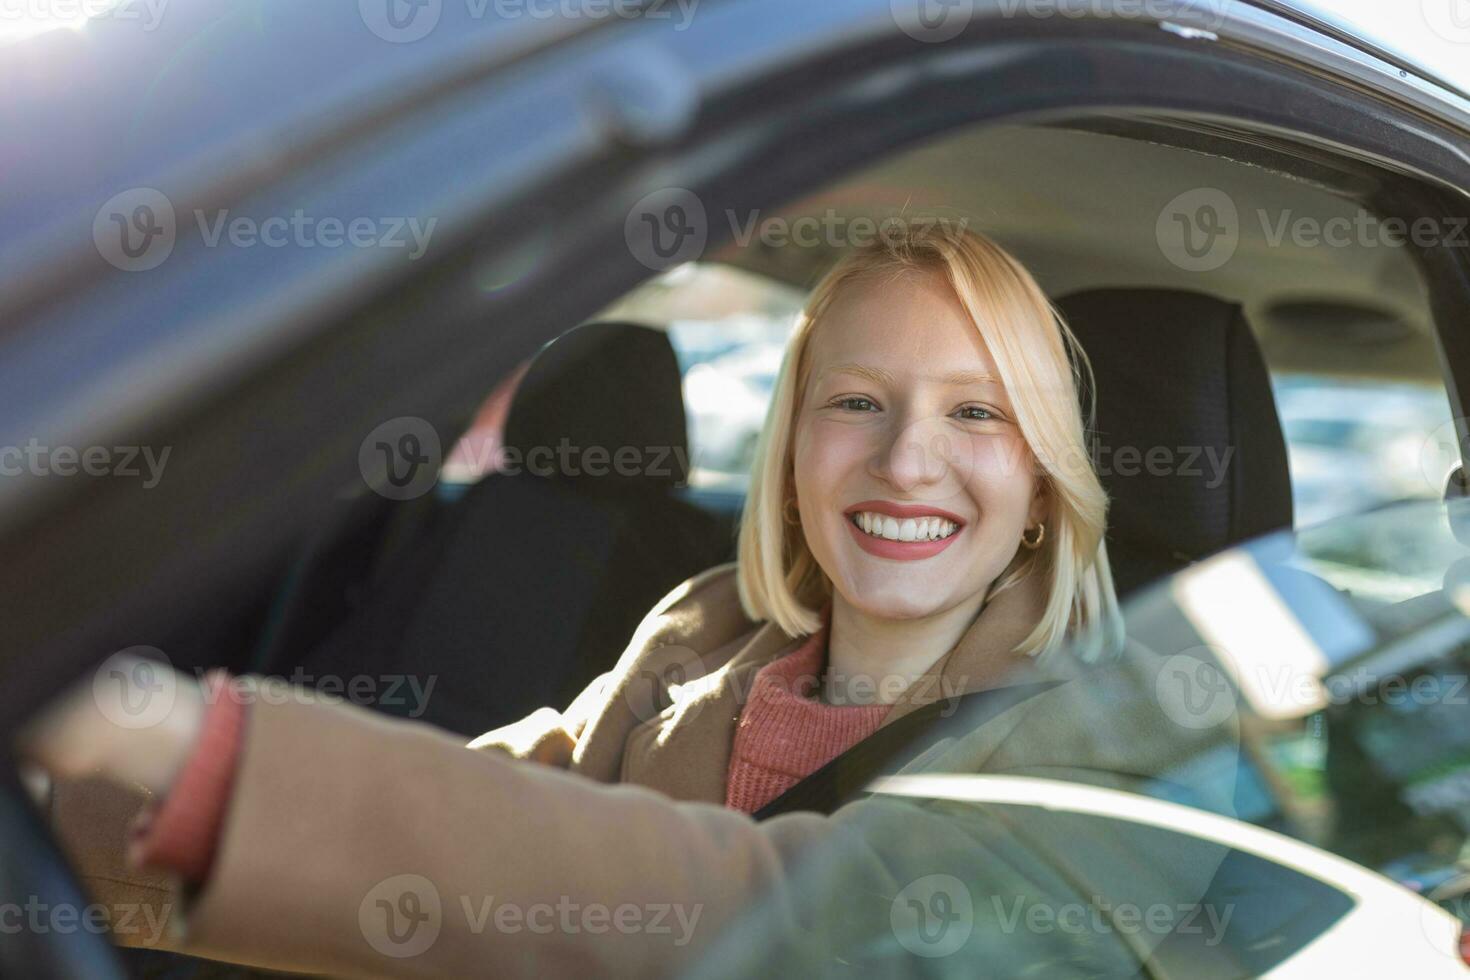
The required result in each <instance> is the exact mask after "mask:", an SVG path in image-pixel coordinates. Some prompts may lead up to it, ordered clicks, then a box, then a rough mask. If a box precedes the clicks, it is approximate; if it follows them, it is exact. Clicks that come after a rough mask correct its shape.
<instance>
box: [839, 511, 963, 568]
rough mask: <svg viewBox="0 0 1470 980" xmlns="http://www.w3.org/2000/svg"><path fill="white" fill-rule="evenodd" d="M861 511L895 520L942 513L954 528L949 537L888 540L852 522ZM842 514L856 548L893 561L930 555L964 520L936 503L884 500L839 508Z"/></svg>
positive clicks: (944, 545) (947, 543)
mask: <svg viewBox="0 0 1470 980" xmlns="http://www.w3.org/2000/svg"><path fill="white" fill-rule="evenodd" d="M862 511H869V512H870V513H874V514H886V515H888V516H889V517H895V518H898V519H899V520H902V519H903V518H906V517H913V518H919V517H942V518H944V519H945V520H947V521H953V522H954V523H955V524H956V525H958V528H957V529H956V530H955V533H953V534H951V535H950V536H949V537H947V538H940V539H939V540H938V541H889V540H888V539H887V538H875V537H873V536H872V535H871V534H866V533H864V532H863V530H862V529H861V528H859V527H858V526H857V525H856V524H854V523H853V522H852V517H853V515H854V514H858V513H861V512H862ZM843 516H844V517H845V518H847V520H846V524H847V529H848V531H849V532H851V534H852V536H853V539H854V540H855V541H857V544H858V547H859V548H862V549H863V550H864V551H866V552H867V553H868V554H870V555H873V556H875V557H878V558H889V559H893V560H895V561H919V560H920V559H923V558H933V557H934V556H935V555H937V554H939V553H940V552H941V551H943V550H944V549H945V548H948V547H949V546H950V545H951V544H953V543H954V541H955V539H956V538H958V537H959V536H960V535H961V534H963V533H964V530H965V521H964V519H963V518H961V517H960V516H959V515H958V514H952V513H950V512H949V511H947V510H941V509H939V508H937V507H926V506H924V505H922V504H894V503H889V502H888V501H886V500H865V501H863V502H862V503H860V504H853V505H852V506H851V507H849V508H847V510H845V511H843Z"/></svg>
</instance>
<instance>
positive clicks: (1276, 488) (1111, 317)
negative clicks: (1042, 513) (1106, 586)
mask: <svg viewBox="0 0 1470 980" xmlns="http://www.w3.org/2000/svg"><path fill="white" fill-rule="evenodd" d="M1057 308H1058V310H1059V311H1060V312H1061V313H1062V316H1063V318H1064V319H1065V320H1066V321H1067V324H1068V325H1069V326H1070V327H1071V328H1072V331H1073V333H1075V334H1076V336H1077V339H1078V341H1079V342H1080V343H1081V346H1082V349H1083V350H1084V351H1086V352H1087V355H1088V359H1089V360H1090V361H1091V362H1092V369H1093V373H1094V376H1095V379H1096V392H1097V426H1096V434H1095V446H1094V449H1095V454H1094V459H1095V460H1096V462H1097V463H1098V467H1099V471H1100V476H1101V477H1102V482H1103V486H1104V488H1105V489H1106V490H1107V492H1108V496H1109V497H1110V499H1111V504H1110V507H1109V512H1108V535H1107V541H1108V555H1109V558H1110V560H1111V562H1112V567H1113V577H1114V579H1115V581H1116V583H1117V586H1118V594H1119V595H1120V596H1124V595H1126V594H1127V593H1129V592H1131V591H1133V590H1134V589H1136V588H1138V587H1139V586H1141V585H1144V584H1146V583H1148V582H1150V581H1152V580H1154V579H1156V578H1159V577H1161V576H1164V575H1167V574H1169V573H1170V572H1173V571H1176V570H1177V569H1179V568H1182V567H1183V566H1185V565H1188V564H1189V563H1190V562H1193V561H1197V560H1198V559H1200V558H1204V557H1206V556H1207V555H1210V554H1212V553H1214V552H1216V551H1220V550H1222V549H1224V548H1227V547H1230V546H1231V545H1234V544H1237V543H1239V542H1241V541H1244V540H1246V539H1248V538H1253V537H1256V536H1258V535H1261V534H1265V533H1267V532H1269V531H1274V530H1277V529H1279V528H1289V527H1291V525H1292V498H1291V477H1290V473H1289V471H1288V469H1287V458H1286V441H1285V439H1284V438H1283V436H1282V432H1281V421H1280V418H1279V417H1278V415H1277V412H1276V399H1275V397H1274V395H1273V394H1272V391H1271V381H1270V375H1269V374H1268V373H1267V370H1266V363H1265V360H1264V359H1263V358H1262V356H1261V351H1260V348H1259V346H1258V345H1257V344H1256V340H1255V337H1254V336H1253V335H1252V333H1251V329H1250V325H1249V323H1248V322H1247V321H1246V318H1245V314H1244V313H1243V311H1242V310H1241V308H1240V306H1239V305H1238V304H1235V303H1230V302H1227V301H1225V300H1222V299H1217V298H1215V297H1213V296H1207V295H1204V294H1202V293H1196V292H1189V291H1185V290H1169V289H1095V290H1089V291H1086V292H1080V293H1074V294H1072V295H1070V296H1067V297H1065V298H1063V299H1061V300H1059V301H1058V302H1057ZM1119 450H1125V452H1124V453H1123V455H1122V456H1120V455H1119ZM1150 450H1155V451H1156V452H1155V455H1154V459H1153V463H1152V464H1151V463H1150V462H1149V453H1150ZM1227 453H1228V455H1227Z"/></svg>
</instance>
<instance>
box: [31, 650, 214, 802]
mask: <svg viewBox="0 0 1470 980" xmlns="http://www.w3.org/2000/svg"><path fill="white" fill-rule="evenodd" d="M205 707H206V703H205V697H204V692H203V690H202V689H201V687H200V685H199V683H198V682H197V681H195V679H194V678H192V677H190V676H188V675H187V674H181V673H179V672H178V671H176V670H174V669H173V668H172V667H170V666H169V665H168V664H167V663H163V662H159V661H157V660H148V659H144V658H143V657H139V656H136V655H134V654H131V653H127V652H124V653H120V654H116V655H115V656H112V657H109V658H108V659H107V660H106V661H105V662H104V663H103V664H102V665H101V666H100V667H98V668H97V670H96V671H95V672H94V673H93V674H92V675H91V676H90V677H89V678H88V679H87V680H84V681H83V682H81V683H79V684H78V685H76V686H75V687H73V688H72V689H70V690H69V691H67V692H66V693H65V694H63V695H62V696H61V697H60V698H59V699H58V700H57V701H56V702H55V703H53V704H52V705H50V706H49V707H48V708H47V709H46V710H45V711H44V712H43V713H42V714H41V715H40V716H39V717H38V718H36V719H35V720H34V721H32V722H31V723H30V724H29V725H28V726H27V727H26V728H25V729H23V730H22V732H21V737H20V742H19V749H20V752H21V755H22V757H23V758H24V759H26V760H27V761H29V762H33V763H35V764H37V765H39V766H41V767H42V768H44V769H46V770H47V771H48V772H50V773H51V775H52V776H55V777H61V778H81V777H86V776H94V775H96V776H102V777H104V778H106V779H110V780H112V781H114V782H119V783H128V784H134V785H141V786H142V787H143V788H145V789H147V790H149V791H150V792H152V793H155V794H164V793H166V792H167V791H168V789H169V787H170V786H171V785H172V784H173V780H174V777H175V776H176V775H177V774H178V772H179V770H180V769H181V768H182V767H183V764H184V761H185V760H186V759H188V757H189V753H190V751H191V750H192V749H193V747H194V743H195V741H196V740H197V738H198V735H199V729H200V724H201V721H202V720H203V717H204V711H205Z"/></svg>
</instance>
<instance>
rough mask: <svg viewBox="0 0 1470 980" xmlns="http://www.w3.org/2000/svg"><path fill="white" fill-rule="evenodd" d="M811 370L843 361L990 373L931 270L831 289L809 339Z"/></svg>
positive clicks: (973, 331) (981, 348)
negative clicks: (831, 292) (822, 312)
mask: <svg viewBox="0 0 1470 980" xmlns="http://www.w3.org/2000/svg"><path fill="white" fill-rule="evenodd" d="M810 357H811V361H810V363H811V366H812V369H813V372H814V373H820V372H821V371H822V369H823V367H824V366H826V365H831V364H838V363H846V362H857V363H862V364H870V365H872V366H874V367H882V368H884V369H885V370H888V371H893V372H901V371H904V370H906V369H911V368H917V367H923V368H925V369H926V370H929V371H932V370H933V368H934V367H935V366H936V365H942V366H943V367H944V368H945V369H946V370H976V371H982V372H984V373H990V374H993V373H995V364H994V361H993V360H992V358H991V356H990V351H989V350H988V349H987V348H986V346H985V341H984V340H983V339H982V338H981V336H980V331H979V330H978V329H977V328H976V326H975V323H974V321H973V320H972V319H971V318H970V315H969V313H967V312H966V311H965V308H964V306H962V305H961V304H960V300H959V297H958V296H956V295H955V293H954V290H953V289H952V288H951V287H950V285H949V283H948V282H947V281H946V280H945V279H944V278H943V277H941V276H940V275H938V274H937V273H932V272H905V273H903V274H901V275H898V276H893V275H891V274H880V275H877V276H867V277H864V278H862V279H858V280H855V281H852V282H848V283H846V284H844V285H843V286H841V287H839V288H838V290H837V292H836V293H835V294H834V296H833V297H832V303H831V305H830V306H828V308H827V311H826V313H825V315H824V316H823V317H822V321H821V323H820V324H819V325H818V327H817V329H816V331H815V333H814V334H813V336H812V341H811V348H810Z"/></svg>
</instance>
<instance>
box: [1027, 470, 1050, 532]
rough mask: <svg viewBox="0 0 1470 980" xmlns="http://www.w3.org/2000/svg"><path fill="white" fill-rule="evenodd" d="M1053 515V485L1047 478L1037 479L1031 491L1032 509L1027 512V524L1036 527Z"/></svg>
mask: <svg viewBox="0 0 1470 980" xmlns="http://www.w3.org/2000/svg"><path fill="white" fill-rule="evenodd" d="M1050 516H1051V487H1050V485H1049V484H1048V483H1047V481H1046V480H1045V479H1039V480H1037V481H1036V486H1035V488H1034V489H1032V491H1031V509H1030V510H1029V511H1027V512H1026V526H1027V527H1028V528H1029V527H1035V526H1036V525H1037V524H1039V523H1041V522H1043V521H1045V520H1047V519H1048V518H1049V517H1050Z"/></svg>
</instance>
